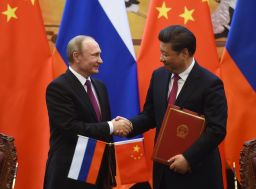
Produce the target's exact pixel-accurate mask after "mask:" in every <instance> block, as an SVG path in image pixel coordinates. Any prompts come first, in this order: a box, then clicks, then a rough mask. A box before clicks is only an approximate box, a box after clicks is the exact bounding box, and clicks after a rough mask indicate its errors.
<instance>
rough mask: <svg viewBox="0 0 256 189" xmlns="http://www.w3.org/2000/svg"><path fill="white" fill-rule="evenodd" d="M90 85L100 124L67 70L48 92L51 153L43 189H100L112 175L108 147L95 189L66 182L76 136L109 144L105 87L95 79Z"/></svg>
mask: <svg viewBox="0 0 256 189" xmlns="http://www.w3.org/2000/svg"><path fill="white" fill-rule="evenodd" d="M92 84H93V86H94V88H95V90H96V93H97V96H98V100H99V104H100V108H101V113H102V121H101V122H98V121H97V117H96V113H95V111H94V109H93V107H92V105H91V103H90V100H89V97H88V95H87V93H86V91H85V89H84V87H83V86H82V85H81V83H80V82H79V80H78V79H77V78H76V77H75V76H74V75H73V73H72V72H70V71H69V70H68V71H67V72H66V73H65V74H63V75H61V76H60V77H58V78H57V79H56V80H54V81H53V82H51V83H50V84H49V86H48V88H47V91H46V102H47V108H48V114H49V121H50V150H49V154H48V160H47V165H46V173H45V181H44V189H71V188H72V189H82V188H83V189H85V188H92V189H93V188H94V189H95V188H103V182H105V181H106V180H104V179H108V181H109V182H110V180H111V179H112V177H113V174H115V173H114V170H115V166H114V159H113V158H114V151H113V149H112V148H110V147H107V148H106V150H105V152H104V156H103V160H102V164H101V168H100V174H99V177H98V179H97V185H91V184H86V183H83V182H80V181H75V180H72V179H69V178H67V176H68V171H69V168H70V165H71V161H72V157H73V154H74V150H75V146H76V142H77V138H78V137H77V135H78V134H79V135H84V136H88V137H91V138H95V139H98V140H103V141H106V142H112V137H111V136H110V134H109V133H110V130H109V126H108V123H107V121H109V120H110V119H111V113H110V107H109V102H108V94H107V90H106V87H105V86H104V84H103V83H102V82H100V81H98V80H96V79H92ZM110 157H111V158H110ZM110 168H111V169H110ZM111 176H112V177H111ZM110 177H111V178H110Z"/></svg>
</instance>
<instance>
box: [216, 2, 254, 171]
mask: <svg viewBox="0 0 256 189" xmlns="http://www.w3.org/2000/svg"><path fill="white" fill-rule="evenodd" d="M255 7H256V1H255V0H247V1H244V0H238V1H237V5H236V9H235V12H234V16H233V19H232V23H231V29H230V32H229V35H228V41H227V44H226V49H225V52H224V55H223V57H222V62H221V78H222V80H223V82H224V87H225V92H226V95H227V101H228V124H227V136H226V139H225V141H224V142H225V156H226V160H227V163H228V164H229V166H230V167H232V164H233V162H236V165H239V158H240V150H241V149H242V146H243V144H244V143H245V142H246V141H248V140H251V139H253V138H255V136H256V127H255V123H256V116H255V112H256V93H255V92H256V38H255V33H256V24H255V18H256V11H255ZM237 170H239V168H238V169H237ZM237 175H239V173H237Z"/></svg>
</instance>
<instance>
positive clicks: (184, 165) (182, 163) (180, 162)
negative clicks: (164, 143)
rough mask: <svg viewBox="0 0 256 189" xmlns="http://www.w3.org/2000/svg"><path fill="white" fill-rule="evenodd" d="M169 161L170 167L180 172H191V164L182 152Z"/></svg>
mask: <svg viewBox="0 0 256 189" xmlns="http://www.w3.org/2000/svg"><path fill="white" fill-rule="evenodd" d="M168 162H169V163H170V169H171V170H173V171H174V172H177V173H180V174H185V173H188V172H191V168H190V165H189V163H188V161H187V160H186V159H185V158H184V156H183V155H182V154H178V155H176V156H173V157H171V158H170V159H169V160H168Z"/></svg>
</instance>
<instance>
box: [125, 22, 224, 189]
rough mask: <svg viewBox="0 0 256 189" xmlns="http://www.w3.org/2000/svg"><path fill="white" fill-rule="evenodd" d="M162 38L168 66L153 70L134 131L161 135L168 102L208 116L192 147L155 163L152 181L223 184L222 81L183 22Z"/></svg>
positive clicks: (201, 186)
mask: <svg viewBox="0 0 256 189" xmlns="http://www.w3.org/2000/svg"><path fill="white" fill-rule="evenodd" d="M159 40H160V51H161V56H160V60H161V62H162V63H163V64H164V66H163V67H161V68H159V69H157V70H155V71H154V72H153V74H152V78H151V81H150V86H149V89H148V93H147V98H146V101H145V104H144V108H143V111H142V112H141V113H140V114H139V115H138V116H136V117H135V118H133V119H132V120H131V122H132V124H133V131H132V134H131V135H130V136H133V135H137V134H139V133H143V132H145V131H147V130H149V129H150V128H156V136H155V137H156V138H157V136H158V133H159V129H160V127H161V125H162V121H163V117H164V114H165V111H166V108H167V105H168V102H169V103H171V104H175V105H177V106H180V107H182V108H186V109H189V110H191V111H194V112H197V113H198V114H201V115H204V116H205V119H206V129H205V131H204V132H203V133H202V135H201V136H200V138H198V140H197V141H196V142H195V143H194V144H193V145H192V146H191V147H190V148H189V149H187V150H186V151H185V152H184V153H182V154H177V155H175V156H174V157H170V159H169V163H170V165H169V166H166V165H163V164H160V163H156V162H154V167H153V186H154V189H189V188H191V189H192V188H193V189H194V188H196V189H223V182H222V171H221V170H222V169H221V160H220V154H219V151H218V145H219V144H220V142H221V141H222V140H223V139H224V137H225V135H226V120H227V103H226V97H225V92H224V88H223V83H222V81H221V80H220V79H219V78H218V77H216V76H215V75H214V74H212V73H211V72H209V71H207V70H206V69H204V68H202V67H201V66H200V65H199V64H198V63H197V62H196V61H195V59H194V57H193V56H194V53H195V50H196V38H195V36H194V34H193V33H192V32H191V31H189V30H188V29H186V28H184V27H182V26H179V25H173V26H169V27H167V28H165V29H163V30H162V31H161V32H160V33H159ZM205 50H207V49H205ZM175 80H176V81H175ZM173 91H175V95H173ZM169 96H172V97H169ZM173 96H174V98H173ZM169 98H170V99H169Z"/></svg>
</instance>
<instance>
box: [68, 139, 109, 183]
mask: <svg viewBox="0 0 256 189" xmlns="http://www.w3.org/2000/svg"><path fill="white" fill-rule="evenodd" d="M105 147H106V143H105V142H102V141H98V140H95V139H92V138H88V137H85V136H81V135H78V140H77V144H76V149H75V152H74V156H73V159H72V163H71V166H70V169H69V173H68V178H71V179H75V180H79V181H84V182H87V183H91V184H95V183H96V180H97V177H98V173H99V169H100V165H101V161H102V157H103V154H104V150H105Z"/></svg>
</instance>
